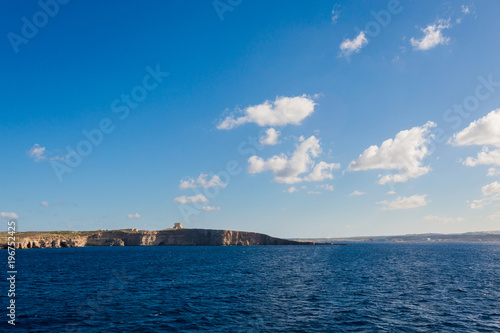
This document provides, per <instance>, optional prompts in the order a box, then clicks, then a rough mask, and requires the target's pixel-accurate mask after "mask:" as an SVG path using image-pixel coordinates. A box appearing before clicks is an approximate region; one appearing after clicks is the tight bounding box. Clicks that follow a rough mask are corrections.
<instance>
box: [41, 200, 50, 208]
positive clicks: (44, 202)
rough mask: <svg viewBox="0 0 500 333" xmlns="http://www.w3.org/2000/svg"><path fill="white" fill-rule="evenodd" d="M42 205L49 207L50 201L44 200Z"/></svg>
mask: <svg viewBox="0 0 500 333" xmlns="http://www.w3.org/2000/svg"><path fill="white" fill-rule="evenodd" d="M40 205H41V206H44V207H48V206H49V203H48V202H47V201H42V203H41V204H40Z"/></svg>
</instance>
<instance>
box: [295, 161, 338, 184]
mask: <svg viewBox="0 0 500 333" xmlns="http://www.w3.org/2000/svg"><path fill="white" fill-rule="evenodd" d="M339 168H340V164H338V163H326V162H323V161H321V162H319V163H318V164H316V165H315V166H314V169H313V171H312V172H311V173H310V174H309V175H307V176H306V177H305V178H304V180H305V181H306V182H321V181H323V180H325V179H333V175H332V171H333V170H334V169H339Z"/></svg>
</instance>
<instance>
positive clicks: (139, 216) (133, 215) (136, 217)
mask: <svg viewBox="0 0 500 333" xmlns="http://www.w3.org/2000/svg"><path fill="white" fill-rule="evenodd" d="M127 217H128V218H129V219H140V218H141V214H139V213H135V214H128V215H127Z"/></svg>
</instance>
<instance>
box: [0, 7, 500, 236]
mask: <svg viewBox="0 0 500 333" xmlns="http://www.w3.org/2000/svg"><path fill="white" fill-rule="evenodd" d="M499 11H500V4H499V3H498V2H496V1H483V2H472V1H462V2H459V1H456V2H455V1H453V2H436V1H418V2H417V1H400V2H398V1H377V2H374V1H358V2H355V3H354V2H341V1H337V2H335V1H331V2H330V1H314V2H310V3H307V4H304V2H302V1H286V2H285V1H274V2H272V3H270V2H268V1H267V2H264V1H245V0H243V1H227V0H221V1H198V2H189V1H182V2H181V1H177V2H158V1H143V2H141V3H139V2H133V1H123V2H120V4H119V5H118V4H117V3H111V2H106V3H100V2H96V1H93V2H82V1H62V0H60V1H59V2H55V1H51V0H48V1H43V0H42V1H41V2H40V3H39V2H35V1H27V2H22V3H20V2H19V3H18V2H9V3H8V4H4V10H3V11H2V14H1V15H2V16H3V17H2V19H1V22H2V24H1V27H2V33H3V35H4V38H3V42H2V43H0V54H1V57H2V61H1V62H0V66H1V73H2V79H1V80H0V84H1V86H0V88H1V89H2V101H3V103H2V107H1V113H0V156H1V157H2V163H1V164H0V189H1V190H0V219H2V220H8V219H10V218H17V219H18V226H19V229H20V230H23V231H27V230H69V229H71V230H95V229H100V228H101V229H118V228H131V227H134V228H135V227H137V228H141V229H163V228H166V227H170V226H171V225H173V223H174V222H182V223H183V224H184V226H186V227H189V228H217V229H234V230H247V231H256V232H263V233H268V234H271V235H274V236H280V237H339V236H355V235H391V234H405V233H424V232H444V233H453V232H466V231H478V230H498V229H500V205H499V204H500V183H499V181H500V179H499V178H500V150H499V149H500V130H499V129H500V111H497V110H498V109H499V108H500V67H499V66H498V65H499V60H498V59H500V57H499V56H500V44H499V43H498V35H500V21H498V17H497V16H498V15H497V13H498V12H499ZM84 133H87V136H90V139H89V138H88V137H87V136H86V135H85V134H84ZM89 133H90V134H89ZM387 140H389V141H387ZM259 142H262V144H260V143H259ZM214 176H215V177H214Z"/></svg>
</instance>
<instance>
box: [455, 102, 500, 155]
mask: <svg viewBox="0 0 500 333" xmlns="http://www.w3.org/2000/svg"><path fill="white" fill-rule="evenodd" d="M452 143H453V144H455V145H457V146H484V145H491V146H495V147H497V148H500V109H496V110H493V111H491V112H490V113H488V114H487V115H486V116H484V117H483V118H481V119H478V120H476V121H473V122H472V123H470V125H469V126H468V127H467V128H465V129H463V130H462V131H460V132H458V133H456V134H454V135H453V139H452Z"/></svg>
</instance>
